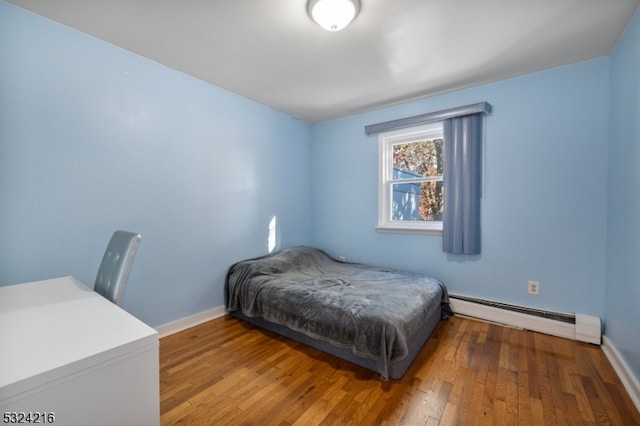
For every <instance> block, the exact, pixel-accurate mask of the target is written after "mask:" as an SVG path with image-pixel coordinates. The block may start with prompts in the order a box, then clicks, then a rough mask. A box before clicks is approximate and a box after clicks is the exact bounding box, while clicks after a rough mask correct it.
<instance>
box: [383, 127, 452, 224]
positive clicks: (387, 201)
mask: <svg viewBox="0 0 640 426" xmlns="http://www.w3.org/2000/svg"><path fill="white" fill-rule="evenodd" d="M442 137H443V132H442V122H441V121H439V122H435V123H429V124H425V125H422V126H415V127H409V128H404V129H398V130H393V131H390V132H384V133H379V134H378V226H377V227H376V230H377V231H378V232H393V233H407V234H428V235H442V221H410V220H392V219H391V217H392V216H391V210H392V204H391V203H392V194H391V191H392V189H391V188H392V187H391V183H392V181H393V165H392V156H393V145H394V144H397V143H407V142H417V141H421V140H425V139H438V138H442Z"/></svg>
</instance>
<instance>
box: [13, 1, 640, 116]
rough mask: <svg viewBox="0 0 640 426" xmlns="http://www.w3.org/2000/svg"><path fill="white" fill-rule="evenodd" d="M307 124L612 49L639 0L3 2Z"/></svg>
mask: <svg viewBox="0 0 640 426" xmlns="http://www.w3.org/2000/svg"><path fill="white" fill-rule="evenodd" d="M9 2H11V3H14V4H16V5H18V6H21V7H23V8H25V9H28V10H31V11H33V12H35V13H37V14H40V15H43V16H45V17H48V18H50V19H52V20H55V21H58V22H60V23H63V24H66V25H68V26H70V27H72V28H76V29H78V30H80V31H82V32H85V33H87V34H90V35H93V36H95V37H97V38H100V39H103V40H106V41H108V42H110V43H112V44H115V45H117V46H120V47H122V48H124V49H127V50H129V51H132V52H135V53H137V54H139V55H141V56H143V57H146V58H149V59H151V60H153V61H155V62H158V63H160V64H164V65H166V66H168V67H170V68H173V69H175V70H179V71H182V72H184V73H186V74H190V75H192V76H194V77H197V78H199V79H202V80H204V81H208V82H210V83H213V84H215V85H216V86H219V87H223V88H225V89H228V90H230V91H232V92H234V93H237V94H239V95H242V96H244V97H246V98H249V99H253V100H255V101H257V102H260V103H262V104H264V105H268V106H270V107H272V108H274V109H276V110H279V111H282V112H285V113H288V114H290V115H292V116H294V117H298V118H301V119H304V120H307V121H309V122H312V123H317V122H322V121H326V120H330V119H334V118H338V117H343V116H346V115H350V114H354V113H359V112H363V111H368V110H371V109H375V108H379V107H382V106H387V105H392V104H396V103H399V102H403V101H407V100H412V99H416V98H420V97H425V96H429V95H433V94H437V93H443V92H447V91H451V90H456V89H460V88H463V87H469V86H473V85H477V84H481V83H487V82H491V81H496V80H500V79H504V78H508V77H512V76H516V75H521V74H526V73H529V72H533V71H538V70H542V69H546V68H551V67H557V66H561V65H566V64H570V63H574V62H579V61H584V60H588V59H592V58H596V57H600V56H606V55H608V54H610V53H611V51H612V49H613V47H614V46H615V44H616V42H617V40H618V39H619V38H620V36H621V34H622V32H623V31H624V29H625V27H626V25H627V24H628V22H629V21H630V19H631V18H632V16H633V14H634V12H635V10H636V9H637V8H638V6H639V5H640V0H484V1H479V0H361V9H360V13H359V15H358V16H357V17H356V19H355V20H354V21H353V22H352V23H351V25H350V26H349V27H347V28H346V29H344V30H342V31H339V32H335V33H331V32H327V31H325V30H323V29H321V28H320V27H319V26H318V25H317V24H315V23H314V22H313V21H311V19H310V18H309V17H308V15H307V12H306V0H9Z"/></svg>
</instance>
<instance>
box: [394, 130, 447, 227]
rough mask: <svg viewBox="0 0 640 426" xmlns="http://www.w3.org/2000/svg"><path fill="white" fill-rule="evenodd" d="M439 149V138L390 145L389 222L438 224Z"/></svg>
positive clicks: (440, 177) (441, 163) (440, 203)
mask: <svg viewBox="0 0 640 426" xmlns="http://www.w3.org/2000/svg"><path fill="white" fill-rule="evenodd" d="M442 149H443V140H442V139H441V138H439V139H432V140H422V141H417V142H408V143H399V144H394V145H393V182H392V188H393V193H394V196H393V212H392V220H426V221H441V220H442V212H443V198H442V173H443V164H444V162H443V152H442ZM405 180H410V182H406V183H405V182H404V181H405Z"/></svg>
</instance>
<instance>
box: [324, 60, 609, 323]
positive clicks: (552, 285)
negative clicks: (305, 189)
mask: <svg viewBox="0 0 640 426" xmlns="http://www.w3.org/2000/svg"><path fill="white" fill-rule="evenodd" d="M608 99H609V61H608V58H602V59H597V60H593V61H589V62H584V63H579V64H576V65H572V66H567V67H563V68H558V69H552V70H548V71H544V72H538V73H535V74H530V75H527V76H524V77H520V78H513V79H509V80H505V81H500V82H497V83H494V84H488V85H484V86H479V87H476V88H472V89H468V90H462V91H458V92H455V93H450V94H445V95H442V96H436V97H431V98H428V99H424V100H420V101H417V102H412V103H407V104H403V105H399V106H395V107H391V108H385V109H380V110H377V111H373V112H370V113H365V114H360V115H355V116H352V117H348V118H344V119H340V120H335V121H331V122H327V123H323V124H319V125H316V126H314V128H313V133H312V138H313V144H312V158H313V163H312V166H313V169H312V171H313V176H312V197H313V198H312V226H313V228H312V241H313V243H314V244H315V245H317V246H319V247H321V248H323V249H325V250H327V251H328V252H330V253H331V254H333V255H335V256H345V257H346V258H347V259H350V260H353V261H360V262H367V263H374V264H381V265H385V266H389V267H394V268H402V269H409V270H414V271H418V272H429V273H432V274H433V275H435V276H437V277H439V278H441V279H442V280H443V281H444V282H445V283H446V285H447V286H448V288H449V290H450V292H451V293H455V294H461V295H466V296H473V297H480V298H485V299H490V300H496V301H500V302H506V303H515V304H519V305H527V306H532V307H538V308H544V309H550V310H555V311H561V312H579V313H584V314H590V315H596V316H599V317H604V292H605V290H604V279H605V242H606V180H607V138H608V133H607V132H608V116H609V102H608ZM481 101H488V102H489V103H491V105H492V106H493V113H492V114H491V115H490V116H488V117H487V119H486V121H485V123H486V126H485V127H486V135H485V149H484V193H483V198H482V229H483V244H482V254H481V255H479V256H473V257H468V258H465V257H462V256H453V255H447V254H444V253H443V252H442V238H441V237H440V236H417V235H399V234H384V233H377V232H376V230H375V226H376V221H377V197H378V195H377V178H378V171H377V170H378V169H377V164H378V163H377V162H378V139H377V136H366V135H365V133H364V126H365V125H367V124H373V123H376V122H382V121H387V120H392V119H397V118H401V117H406V116H412V115H417V114H422V113H427V112H432V111H438V110H441V109H446V108H451V107H457V106H462V105H467V104H471V103H476V102H481ZM528 280H537V281H539V282H540V289H541V290H540V295H539V296H531V295H529V294H528V293H527V282H528Z"/></svg>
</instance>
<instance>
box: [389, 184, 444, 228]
mask: <svg viewBox="0 0 640 426" xmlns="http://www.w3.org/2000/svg"><path fill="white" fill-rule="evenodd" d="M391 191H392V207H391V209H392V211H391V220H413V221H442V211H443V209H442V208H443V202H442V195H443V194H442V181H435V182H433V181H432V182H413V183H394V184H392V185H391Z"/></svg>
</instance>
